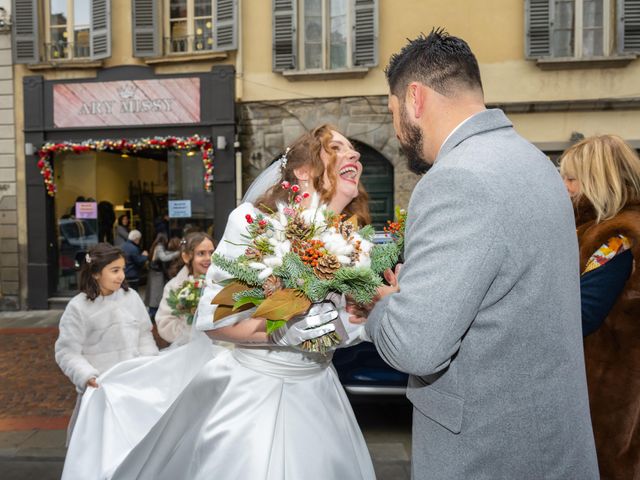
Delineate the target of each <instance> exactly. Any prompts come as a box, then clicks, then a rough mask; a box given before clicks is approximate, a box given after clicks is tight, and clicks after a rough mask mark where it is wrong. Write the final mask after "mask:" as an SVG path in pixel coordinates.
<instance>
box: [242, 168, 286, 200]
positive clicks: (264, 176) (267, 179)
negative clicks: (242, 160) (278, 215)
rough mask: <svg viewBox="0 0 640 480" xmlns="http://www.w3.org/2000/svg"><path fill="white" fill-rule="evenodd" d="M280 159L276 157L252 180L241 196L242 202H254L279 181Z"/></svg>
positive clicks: (280, 171)
mask: <svg viewBox="0 0 640 480" xmlns="http://www.w3.org/2000/svg"><path fill="white" fill-rule="evenodd" d="M281 165H282V159H281V158H280V159H278V160H276V161H275V162H273V163H272V164H271V165H269V166H268V167H267V168H266V169H264V170H263V171H262V173H261V174H260V175H258V177H257V178H256V179H255V180H254V181H253V183H252V184H251V185H249V188H248V189H247V192H246V193H245V194H244V197H242V202H243V203H244V202H249V203H253V204H255V202H256V200H257V199H258V198H260V197H261V196H262V195H263V194H264V193H265V192H266V191H267V190H269V189H270V188H271V187H273V186H274V185H275V184H277V183H278V182H280V180H281V173H282V166H281Z"/></svg>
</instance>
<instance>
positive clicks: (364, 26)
mask: <svg viewBox="0 0 640 480" xmlns="http://www.w3.org/2000/svg"><path fill="white" fill-rule="evenodd" d="M353 12H354V14H353V39H352V41H353V43H352V44H353V66H354V67H374V66H376V65H377V64H378V0H355V2H354V8H353Z"/></svg>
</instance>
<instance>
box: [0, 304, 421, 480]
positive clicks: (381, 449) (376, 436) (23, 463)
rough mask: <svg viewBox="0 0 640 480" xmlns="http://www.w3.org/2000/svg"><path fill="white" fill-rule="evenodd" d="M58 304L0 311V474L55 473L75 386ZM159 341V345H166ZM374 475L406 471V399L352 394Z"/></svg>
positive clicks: (398, 476)
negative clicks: (60, 340)
mask: <svg viewBox="0 0 640 480" xmlns="http://www.w3.org/2000/svg"><path fill="white" fill-rule="evenodd" d="M60 314H61V312H60V311H44V312H11V313H7V312H0V472H1V473H0V477H1V478H2V479H3V480H22V479H37V480H49V479H51V480H53V479H57V478H60V474H61V472H62V465H63V463H64V456H65V453H66V449H65V439H66V426H67V423H68V419H69V416H70V414H71V412H72V410H73V406H74V404H75V398H76V393H75V389H74V387H73V385H72V384H71V382H70V381H69V380H68V379H67V378H66V377H65V376H64V375H63V374H62V372H61V371H60V369H59V368H58V366H57V364H56V363H55V359H54V356H53V345H54V342H55V339H56V338H57V322H58V320H59V317H60ZM164 345H165V344H164V343H163V344H162V345H160V346H161V347H162V346H164ZM352 403H353V404H354V411H355V412H356V417H357V418H358V422H359V424H360V426H361V428H362V430H363V433H364V436H365V439H366V441H367V445H368V447H369V451H370V452H371V456H372V458H373V461H374V466H375V469H376V474H377V477H378V479H379V480H391V479H393V480H405V479H406V480H408V479H409V478H410V465H409V463H410V462H409V458H410V451H411V409H410V406H409V404H408V402H407V401H406V400H402V399H385V398H376V399H372V398H366V399H361V398H355V399H353V400H352Z"/></svg>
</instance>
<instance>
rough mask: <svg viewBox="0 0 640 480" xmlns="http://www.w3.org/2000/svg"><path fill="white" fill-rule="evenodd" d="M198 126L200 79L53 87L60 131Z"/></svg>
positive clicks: (54, 116) (129, 81)
mask: <svg viewBox="0 0 640 480" xmlns="http://www.w3.org/2000/svg"><path fill="white" fill-rule="evenodd" d="M198 122H200V79H199V78H197V77H194V78H167V79H155V80H123V81H116V82H83V83H60V84H57V85H54V86H53V124H54V126H55V127H58V128H62V127H101V126H119V125H158V124H184V123H198Z"/></svg>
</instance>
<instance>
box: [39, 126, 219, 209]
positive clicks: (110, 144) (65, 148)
mask: <svg viewBox="0 0 640 480" xmlns="http://www.w3.org/2000/svg"><path fill="white" fill-rule="evenodd" d="M165 149H166V150H200V151H201V152H202V163H203V164H204V171H205V173H204V189H205V190H206V191H207V192H210V191H211V188H212V185H213V146H212V144H211V140H210V139H208V138H207V137H200V136H198V135H194V136H192V137H173V136H168V137H154V138H141V139H139V140H127V139H122V140H86V141H84V142H81V143H73V142H60V143H45V144H44V145H43V146H42V147H41V148H40V150H38V168H39V169H40V174H41V175H42V177H43V179H44V184H45V188H46V189H47V193H48V194H49V196H51V197H53V196H55V194H56V184H55V182H54V181H53V169H52V168H51V157H52V156H53V155H55V154H56V153H67V152H73V153H84V152H112V153H120V154H123V155H124V154H126V155H128V154H136V153H138V152H142V151H144V150H165Z"/></svg>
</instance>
